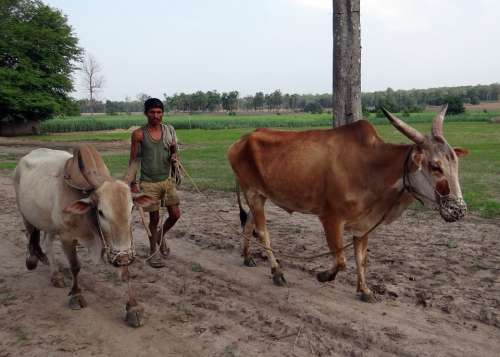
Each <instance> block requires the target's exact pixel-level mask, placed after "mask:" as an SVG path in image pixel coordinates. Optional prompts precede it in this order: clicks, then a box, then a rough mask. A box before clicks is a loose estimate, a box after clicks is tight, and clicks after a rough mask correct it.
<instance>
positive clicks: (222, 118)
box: [42, 112, 500, 133]
mask: <svg viewBox="0 0 500 357" xmlns="http://www.w3.org/2000/svg"><path fill="white" fill-rule="evenodd" d="M434 115H435V114H434V113H429V112H422V113H412V114H410V115H409V116H407V117H403V118H404V119H405V120H406V121H407V122H409V123H422V122H429V121H431V120H432V118H433V117H434ZM497 116H500V113H499V112H486V113H485V112H467V113H464V114H460V115H450V116H448V117H447V121H448V122H466V121H467V122H476V121H479V122H482V121H488V120H489V119H490V118H492V117H497ZM367 119H368V120H370V121H371V122H372V123H374V124H383V123H386V122H387V119H385V118H383V117H377V116H375V115H374V114H371V115H370V116H369V117H368V118H367ZM166 120H168V121H169V122H170V123H172V124H173V125H174V126H175V127H176V128H177V129H235V128H258V127H274V128H283V127H286V128H306V127H322V126H329V125H331V114H327V113H325V114H307V113H297V114H283V115H277V114H272V113H271V114H266V115H250V116H249V115H237V116H227V115H219V116H218V115H182V116H179V115H175V116H170V115H168V114H167V115H166ZM145 123H146V119H145V117H144V116H143V115H112V116H95V117H90V116H85V117H67V118H62V119H51V120H47V121H44V122H43V123H42V132H44V133H64V132H76V131H97V130H113V129H128V128H130V127H133V126H141V125H144V124H145Z"/></svg>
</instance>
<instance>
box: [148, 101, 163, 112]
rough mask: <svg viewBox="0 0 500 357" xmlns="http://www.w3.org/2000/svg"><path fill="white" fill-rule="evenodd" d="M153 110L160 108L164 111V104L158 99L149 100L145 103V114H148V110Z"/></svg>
mask: <svg viewBox="0 0 500 357" xmlns="http://www.w3.org/2000/svg"><path fill="white" fill-rule="evenodd" d="M153 108H160V109H161V110H162V111H164V109H163V103H162V101H161V100H159V99H158V98H149V99H147V100H146V101H145V102H144V113H147V112H148V110H150V109H153Z"/></svg>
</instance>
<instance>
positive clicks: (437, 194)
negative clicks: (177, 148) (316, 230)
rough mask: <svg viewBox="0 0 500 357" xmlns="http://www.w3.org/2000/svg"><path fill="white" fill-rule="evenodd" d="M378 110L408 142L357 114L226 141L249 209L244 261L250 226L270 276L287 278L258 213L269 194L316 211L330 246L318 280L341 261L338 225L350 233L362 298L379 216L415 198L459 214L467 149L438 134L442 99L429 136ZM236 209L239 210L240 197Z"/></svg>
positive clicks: (388, 218)
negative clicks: (388, 138) (330, 124)
mask: <svg viewBox="0 0 500 357" xmlns="http://www.w3.org/2000/svg"><path fill="white" fill-rule="evenodd" d="M384 112H385V114H386V116H387V118H388V119H389V120H390V122H391V123H392V125H394V127H395V128H396V129H398V130H399V131H400V132H401V133H402V134H404V135H405V136H407V137H408V138H409V139H410V140H411V141H412V142H413V144H411V145H396V144H389V143H386V142H384V141H383V140H382V139H381V138H380V137H379V135H378V134H377V131H376V130H375V128H374V127H373V125H371V124H370V123H369V122H367V121H365V120H360V121H357V122H355V123H352V124H349V125H345V126H343V127H340V128H337V129H329V130H308V131H276V130H270V129H258V130H255V131H254V132H252V133H250V134H248V135H245V136H243V137H242V138H241V139H239V140H238V141H237V142H235V143H234V144H233V145H232V146H231V147H230V148H229V151H228V158H229V162H230V164H231V167H232V168H233V171H234V173H235V175H236V180H237V184H238V185H239V186H240V187H241V190H242V192H243V194H244V197H245V199H246V202H247V204H248V206H249V207H250V212H251V215H250V217H249V219H248V220H246V224H245V225H244V243H243V244H244V247H243V256H244V264H245V265H247V266H254V265H255V262H254V261H253V260H252V258H251V257H250V254H249V253H250V252H249V249H250V246H249V244H250V239H249V238H250V235H251V234H252V232H255V233H256V234H258V236H259V237H260V239H261V241H262V242H263V244H264V246H265V247H266V248H267V249H269V250H267V254H268V257H269V260H270V262H271V273H272V277H273V282H274V283H275V284H276V285H283V284H285V283H286V281H285V279H284V276H283V272H282V270H281V267H280V265H279V263H278V262H277V261H276V259H275V257H274V254H273V252H272V251H271V250H270V249H271V244H270V238H269V233H268V231H267V228H266V218H265V214H264V204H265V202H266V200H267V199H270V200H271V201H272V202H274V203H275V204H276V205H277V206H279V207H281V208H283V209H285V210H286V211H288V212H290V213H291V212H294V211H297V212H302V213H306V214H313V215H316V216H318V217H319V219H320V221H321V223H322V224H323V227H324V230H325V234H326V239H327V242H328V246H329V248H330V251H332V252H335V254H334V255H335V259H334V263H333V267H332V269H331V270H326V271H323V272H321V273H318V275H317V278H318V280H319V281H321V282H326V281H331V280H333V279H335V276H336V274H337V272H339V271H341V270H344V269H345V264H346V263H345V256H344V252H343V250H342V247H343V240H342V233H343V231H344V230H347V231H350V232H351V233H353V235H354V250H355V258H356V267H357V275H358V283H357V291H358V292H361V297H362V298H363V300H372V298H373V295H372V293H371V291H370V289H369V288H368V286H367V284H366V280H365V273H366V261H367V246H368V236H369V234H370V233H371V232H372V231H373V230H374V229H375V228H376V227H377V226H378V224H380V223H384V224H388V223H390V222H392V221H394V220H395V219H397V218H398V217H399V216H400V215H401V214H402V212H403V211H404V210H405V209H406V208H407V207H408V206H409V205H410V204H411V203H412V202H413V201H414V200H415V199H418V200H419V201H421V202H422V203H423V204H424V205H425V206H427V207H431V208H437V209H438V210H439V212H440V214H441V216H442V218H443V219H444V220H446V221H457V220H459V219H461V218H463V217H464V215H465V213H466V210H467V207H466V205H465V202H464V201H463V198H462V192H461V189H460V184H459V180H458V158H459V157H462V156H465V155H466V154H467V151H466V150H463V149H453V148H451V147H450V145H448V143H447V142H446V140H445V138H444V136H443V119H444V115H445V113H446V106H445V107H443V109H442V110H441V111H440V113H439V114H438V115H437V116H436V118H435V119H434V121H433V126H432V134H431V135H430V136H424V135H423V134H421V133H420V132H418V131H417V130H416V129H414V128H412V127H411V126H409V125H408V124H406V123H405V122H403V121H401V120H400V119H398V118H396V117H395V116H394V115H392V114H391V113H389V112H387V111H384ZM238 199H239V194H238ZM240 216H243V218H244V217H245V212H244V210H243V209H242V207H241V203H240ZM243 221H244V219H243V220H242V224H243Z"/></svg>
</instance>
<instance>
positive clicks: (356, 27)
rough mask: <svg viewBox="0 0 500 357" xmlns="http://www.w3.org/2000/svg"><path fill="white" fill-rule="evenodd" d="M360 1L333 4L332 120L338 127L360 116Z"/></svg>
mask: <svg viewBox="0 0 500 357" xmlns="http://www.w3.org/2000/svg"><path fill="white" fill-rule="evenodd" d="M359 2H360V0H332V3H333V120H332V125H333V126H336V127H339V126H342V125H344V124H347V123H352V122H354V121H356V120H359V119H361V116H362V113H361V29H360V16H359V13H360V11H359V10H360V6H359Z"/></svg>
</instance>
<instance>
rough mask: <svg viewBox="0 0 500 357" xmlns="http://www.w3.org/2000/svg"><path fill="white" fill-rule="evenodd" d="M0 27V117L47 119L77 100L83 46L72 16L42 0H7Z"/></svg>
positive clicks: (0, 10) (2, 7) (1, 5)
mask: <svg viewBox="0 0 500 357" xmlns="http://www.w3.org/2000/svg"><path fill="white" fill-rule="evenodd" d="M0 29H1V30H0V119H2V118H11V119H13V123H16V122H19V121H24V120H44V119H47V118H49V117H51V116H53V115H55V114H59V113H64V112H66V111H67V109H68V108H71V107H72V106H74V104H71V103H69V102H70V101H71V99H70V97H69V93H70V92H71V91H72V90H73V84H72V81H71V73H72V72H73V71H74V70H75V69H76V67H75V62H76V61H79V60H80V56H81V52H82V51H81V49H80V48H79V47H78V39H77V38H76V36H75V35H74V34H73V31H72V28H71V27H70V26H69V25H68V23H67V21H66V17H65V16H64V15H63V14H62V13H61V12H60V11H59V10H55V9H52V8H51V7H49V6H47V5H44V4H43V3H42V2H41V1H36V0H2V1H0ZM73 109H74V108H73ZM73 109H71V110H73Z"/></svg>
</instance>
